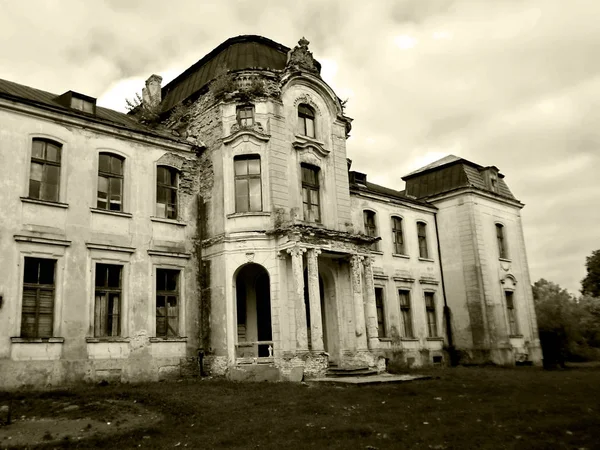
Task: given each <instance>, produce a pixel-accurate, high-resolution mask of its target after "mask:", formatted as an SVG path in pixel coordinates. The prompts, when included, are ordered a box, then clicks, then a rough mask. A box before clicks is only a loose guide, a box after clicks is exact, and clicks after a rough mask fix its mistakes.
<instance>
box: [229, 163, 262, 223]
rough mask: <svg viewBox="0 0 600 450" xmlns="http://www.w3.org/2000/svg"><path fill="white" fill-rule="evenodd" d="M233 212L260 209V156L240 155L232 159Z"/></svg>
mask: <svg viewBox="0 0 600 450" xmlns="http://www.w3.org/2000/svg"><path fill="white" fill-rule="evenodd" d="M233 167H234V172H235V212H249V211H262V187H261V178H260V177H261V176H260V156H259V155H242V156H236V157H235V158H234V159H233Z"/></svg>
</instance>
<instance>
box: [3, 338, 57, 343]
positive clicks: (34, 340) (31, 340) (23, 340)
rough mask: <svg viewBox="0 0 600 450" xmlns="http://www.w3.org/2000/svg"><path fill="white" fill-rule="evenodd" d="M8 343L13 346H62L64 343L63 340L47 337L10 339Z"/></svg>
mask: <svg viewBox="0 0 600 450" xmlns="http://www.w3.org/2000/svg"><path fill="white" fill-rule="evenodd" d="M10 342H12V343H13V344H62V343H63V342H65V338H62V337H48V338H22V337H11V338H10Z"/></svg>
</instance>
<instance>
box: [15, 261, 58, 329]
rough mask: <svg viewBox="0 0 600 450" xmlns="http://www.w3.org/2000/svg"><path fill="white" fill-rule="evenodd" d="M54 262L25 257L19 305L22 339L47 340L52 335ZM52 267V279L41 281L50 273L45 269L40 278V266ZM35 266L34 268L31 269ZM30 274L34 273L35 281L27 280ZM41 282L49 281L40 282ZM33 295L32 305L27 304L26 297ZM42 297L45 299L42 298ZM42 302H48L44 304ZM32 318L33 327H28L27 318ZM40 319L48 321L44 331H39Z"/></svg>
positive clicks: (54, 286) (54, 285)
mask: <svg viewBox="0 0 600 450" xmlns="http://www.w3.org/2000/svg"><path fill="white" fill-rule="evenodd" d="M56 262H57V260H55V259H49V258H38V257H29V256H26V257H25V259H24V262H23V295H22V303H21V332H20V336H21V337H22V338H28V339H39V338H49V337H52V336H53V334H54V304H55V293H56ZM44 264H46V265H48V266H49V265H52V269H51V273H52V279H51V280H47V279H42V278H45V277H47V275H48V274H49V273H50V271H48V270H47V269H49V267H46V271H45V272H46V273H45V276H44V277H42V265H44ZM33 265H36V267H35V268H34V267H32V266H33ZM32 272H35V281H33V280H31V279H28V278H29V277H30V275H31V273H32ZM42 281H51V282H50V283H48V282H45V283H44V282H42ZM28 293H29V295H31V294H33V295H34V298H33V305H28V304H27V297H28ZM44 295H46V297H45V298H44ZM44 302H46V303H47V302H49V305H48V304H44ZM31 317H33V326H32V327H30V326H29V325H28V323H30V320H27V319H28V318H31ZM40 319H45V321H47V320H48V319H49V324H46V326H45V328H46V331H44V330H43V329H41V328H42V327H43V326H44V325H43V324H41V323H40Z"/></svg>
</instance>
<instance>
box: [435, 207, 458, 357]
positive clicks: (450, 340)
mask: <svg viewBox="0 0 600 450" xmlns="http://www.w3.org/2000/svg"><path fill="white" fill-rule="evenodd" d="M433 220H434V223H435V237H436V240H437V251H438V258H439V261H440V276H441V280H442V297H443V298H444V320H445V321H446V336H447V338H448V354H449V356H450V365H451V366H457V365H458V358H457V353H456V349H455V348H454V339H453V336H452V321H451V317H450V307H449V306H448V301H447V299H446V284H445V283H444V269H443V268H442V250H441V247H440V233H439V230H438V221H437V212H434V213H433Z"/></svg>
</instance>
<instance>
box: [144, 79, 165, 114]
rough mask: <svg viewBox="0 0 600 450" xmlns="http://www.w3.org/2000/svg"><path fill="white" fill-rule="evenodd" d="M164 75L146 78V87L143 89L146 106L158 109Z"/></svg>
mask: <svg viewBox="0 0 600 450" xmlns="http://www.w3.org/2000/svg"><path fill="white" fill-rule="evenodd" d="M161 83H162V77H161V76H159V75H150V77H149V78H148V79H147V80H146V87H145V88H143V89H142V100H143V103H142V104H143V105H144V108H146V109H150V110H157V109H158V106H159V105H160V102H161V101H162V98H161V87H160V84H161Z"/></svg>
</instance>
